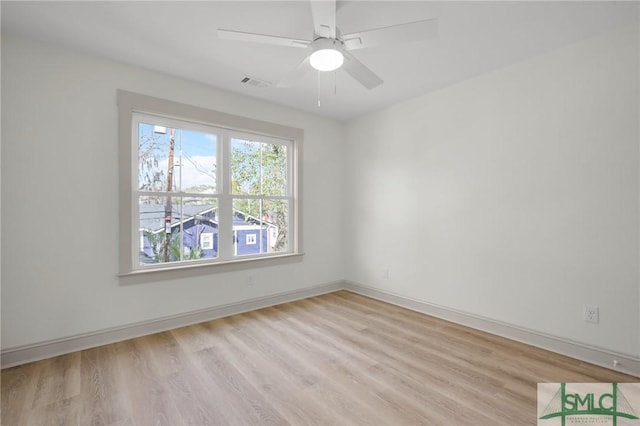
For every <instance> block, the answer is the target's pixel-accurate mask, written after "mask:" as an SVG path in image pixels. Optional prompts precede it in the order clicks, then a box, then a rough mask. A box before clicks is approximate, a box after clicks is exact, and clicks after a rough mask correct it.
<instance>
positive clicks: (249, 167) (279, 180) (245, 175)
mask: <svg viewBox="0 0 640 426" xmlns="http://www.w3.org/2000/svg"><path fill="white" fill-rule="evenodd" d="M286 185H287V147H286V146H285V145H280V144H274V143H265V142H252V141H245V140H241V139H235V138H234V139H232V140H231V188H232V191H233V194H236V195H276V196H286V195H287V193H286Z"/></svg>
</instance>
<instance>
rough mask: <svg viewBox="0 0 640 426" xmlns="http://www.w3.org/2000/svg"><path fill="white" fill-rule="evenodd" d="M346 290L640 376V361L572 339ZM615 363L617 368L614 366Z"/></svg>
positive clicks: (371, 291)
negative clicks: (615, 362)
mask: <svg viewBox="0 0 640 426" xmlns="http://www.w3.org/2000/svg"><path fill="white" fill-rule="evenodd" d="M344 289H345V290H348V291H351V292H353V293H357V294H361V295H363V296H367V297H371V298H373V299H378V300H381V301H383V302H387V303H391V304H393V305H397V306H401V307H403V308H407V309H411V310H413V311H416V312H420V313H423V314H427V315H431V316H434V317H437V318H441V319H444V320H447V321H451V322H454V323H457V324H461V325H464V326H467V327H470V328H474V329H476V330H481V331H485V332H487V333H491V334H495V335H498V336H501V337H506V338H507V339H511V340H515V341H517V342H521V343H526V344H528V345H532V346H536V347H539V348H542V349H546V350H549V351H551V352H555V353H558V354H561V355H566V356H568V357H571V358H575V359H578V360H581V361H585V362H588V363H591V364H595V365H599V366H601V367H605V368H608V369H610V370H615V371H619V372H621V373H626V374H630V375H632V376H636V377H640V358H638V357H634V356H631V355H626V354H621V353H617V352H613V351H610V350H608V349H603V348H599V347H595V346H590V345H586V344H583V343H579V342H574V341H572V340H569V339H565V338H561V337H557V336H553V335H549V334H545V333H540V332H537V331H534V330H529V329H526V328H522V327H517V326H514V325H511V324H507V323H504V322H500V321H496V320H492V319H489V318H485V317H481V316H478V315H473V314H469V313H466V312H461V311H457V310H454V309H450V308H447V307H444V306H438V305H435V304H432V303H428V302H424V301H420V300H415V299H411V298H408V297H405V296H400V295H398V294H394V293H390V292H387V291H383V290H379V289H376V288H373V287H368V286H365V285H362V284H358V283H354V282H350V281H345V283H344ZM614 361H617V366H616V367H614V366H613V364H614Z"/></svg>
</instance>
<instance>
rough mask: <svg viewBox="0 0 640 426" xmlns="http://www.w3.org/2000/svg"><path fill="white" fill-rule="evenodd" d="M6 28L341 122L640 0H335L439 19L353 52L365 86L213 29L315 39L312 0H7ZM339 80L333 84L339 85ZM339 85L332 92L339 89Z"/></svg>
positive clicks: (561, 36) (629, 13) (583, 33)
mask: <svg viewBox="0 0 640 426" xmlns="http://www.w3.org/2000/svg"><path fill="white" fill-rule="evenodd" d="M1 7H2V9H1V14H2V31H3V32H9V33H15V34H19V35H22V36H26V37H29V38H34V39H39V40H47V41H48V42H51V43H56V44H60V45H64V46H67V47H70V48H73V49H79V50H81V51H85V52H90V53H92V54H96V55H101V56H104V57H107V58H111V59H114V60H117V61H121V62H125V63H129V64H134V65H138V66H142V67H146V68H149V69H153V70H157V71H161V72H164V73H168V74H172V75H175V76H179V77H182V78H186V79H189V80H194V81H198V82H202V83H205V84H209V85H211V86H215V87H219V88H223V89H226V90H230V91H234V92H238V93H242V94H244V95H247V96H253V97H257V98H262V99H266V100H269V101H273V102H277V103H280V104H284V105H288V106H291V107H294V108H298V109H302V110H306V111H310V112H312V113H315V114H320V115H323V116H327V117H332V118H336V119H340V120H344V119H349V118H352V117H355V116H358V115H361V114H364V113H366V112H369V111H373V110H376V109H380V108H382V107H385V106H388V105H390V104H393V103H395V102H398V101H400V100H403V99H407V98H411V97H414V96H416V95H419V94H423V93H426V92H429V91H433V90H436V89H438V88H441V87H444V86H447V85H451V84H454V83H456V82H459V81H462V80H465V79H468V78H470V77H473V76H475V75H479V74H482V73H485V72H487V71H490V70H493V69H497V68H500V67H503V66H506V65H509V64H512V63H515V62H519V61H522V60H524V59H526V58H528V57H532V56H535V55H539V54H542V53H544V52H546V51H550V50H552V49H556V48H559V47H561V46H564V45H566V44H569V43H572V42H575V41H578V40H580V39H584V38H587V37H590V36H593V35H596V34H598V33H602V32H605V31H608V30H611V29H614V28H616V27H619V26H623V25H630V24H632V23H635V24H636V25H637V23H638V17H639V10H640V3H637V2H580V1H572V2H534V1H529V2H480V1H474V2H426V1H409V2H404V1H338V6H337V7H338V12H337V25H338V28H339V29H340V30H341V31H342V32H343V33H352V32H356V31H361V30H366V29H371V28H378V27H385V26H389V25H394V24H399V23H405V22H411V21H416V20H419V19H431V18H438V20H439V32H438V37H437V38H436V39H433V40H428V41H420V42H413V43H407V44H402V45H393V46H384V47H375V48H371V49H362V50H358V51H355V52H353V55H354V56H356V57H357V58H358V59H359V60H360V61H361V62H363V63H364V64H365V65H367V66H368V67H369V68H370V69H372V70H373V71H374V72H375V73H376V74H378V75H379V76H380V77H381V78H382V79H383V80H384V84H383V85H381V86H379V87H377V88H375V89H373V90H371V91H369V90H366V89H365V88H364V87H362V86H361V85H360V84H358V83H357V82H356V81H355V80H353V79H352V78H351V77H350V76H349V75H347V74H346V73H344V72H343V71H340V70H338V71H337V72H336V73H323V74H321V75H320V92H319V95H320V100H321V106H320V107H318V106H317V98H318V75H317V73H316V72H315V71H313V72H309V73H308V74H307V75H306V77H304V78H303V79H302V80H300V81H299V82H298V84H297V85H295V86H294V87H291V88H276V87H274V86H270V87H267V88H256V87H253V86H249V85H246V84H242V83H240V80H241V79H242V78H243V77H245V76H250V77H255V78H258V79H262V80H266V81H269V82H277V81H278V80H279V79H280V78H282V77H283V76H284V75H285V74H286V73H287V72H289V71H290V70H291V69H292V68H293V67H294V66H296V65H297V64H298V63H299V62H300V61H301V60H302V59H303V58H304V57H305V55H306V53H305V50H304V49H295V48H288V47H283V46H267V45H262V44H251V43H244V42H238V41H229V40H220V39H218V37H217V34H216V29H217V28H226V29H236V30H240V31H247V32H253V33H264V34H275V35H282V36H287V37H295V38H305V39H311V38H312V37H313V24H312V21H311V12H310V6H309V3H308V2H307V1H257V2H248V1H232V2H222V1H195V2H187V1H171V2H160V1H158V2H156V1H142V2H133V1H127V2H56V1H45V2H26V1H21V2H8V1H2V4H1ZM334 82H335V86H334ZM334 89H335V90H334Z"/></svg>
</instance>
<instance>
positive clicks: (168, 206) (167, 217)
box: [163, 129, 176, 262]
mask: <svg viewBox="0 0 640 426" xmlns="http://www.w3.org/2000/svg"><path fill="white" fill-rule="evenodd" d="M175 138H176V129H171V133H170V137H169V164H168V165H167V169H168V170H167V192H168V193H171V191H172V190H173V151H174V148H175V143H176V142H175V141H176V139H175ZM172 216H173V206H172V201H171V195H168V196H167V202H166V203H165V205H164V259H163V261H164V262H169V260H170V251H171V217H172Z"/></svg>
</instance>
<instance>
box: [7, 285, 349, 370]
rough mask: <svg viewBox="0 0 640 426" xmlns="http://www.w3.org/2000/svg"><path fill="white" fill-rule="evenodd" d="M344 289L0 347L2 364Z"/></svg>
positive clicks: (294, 293) (286, 295) (304, 291)
mask: <svg viewBox="0 0 640 426" xmlns="http://www.w3.org/2000/svg"><path fill="white" fill-rule="evenodd" d="M342 289H344V282H343V281H336V282H332V283H327V284H322V285H318V286H314V287H308V288H304V289H300V290H294V291H288V292H284V293H277V294H273V295H270V296H265V297H258V298H255V299H250V300H245V301H242V302H237V303H230V304H227V305H221V306H215V307H213V308H207V309H200V310H197V311H192V312H187V313H183V314H178V315H171V316H167V317H163V318H158V319H153V320H149V321H142V322H138V323H134V324H129V325H124V326H121V327H114V328H109V329H105V330H99V331H95V332H90V333H83V334H78V335H75V336H70V337H65V338H61V339H54V340H48V341H45V342H40V343H35V344H31V345H24V346H17V347H13V348H8V349H3V350H2V351H0V365H1V366H2V368H8V367H13V366H16V365H21V364H26V363H28V362H33V361H38V360H41V359H46V358H51V357H54V356H58V355H64V354H68V353H71V352H76V351H80V350H83V349H88V348H94V347H97V346H102V345H106V344H108V343H115V342H120V341H123V340H127V339H132V338H135V337H140V336H145V335H148V334H153V333H159V332H162V331H167V330H171V329H175V328H178V327H184V326H187V325H191V324H197V323H200V322H204V321H211V320H214V319H218V318H223V317H227V316H230V315H235V314H241V313H243V312H249V311H253V310H256V309H261V308H266V307H268V306H273V305H279V304H281V303H286V302H293V301H294V300H299V299H306V298H308V297H313V296H318V295H321V294H326V293H332V292H334V291H338V290H342Z"/></svg>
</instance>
